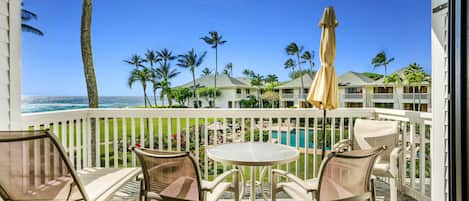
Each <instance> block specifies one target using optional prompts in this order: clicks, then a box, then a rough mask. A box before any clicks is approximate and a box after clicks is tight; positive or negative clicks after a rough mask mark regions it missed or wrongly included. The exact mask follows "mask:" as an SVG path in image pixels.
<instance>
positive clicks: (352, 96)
mask: <svg viewBox="0 0 469 201" xmlns="http://www.w3.org/2000/svg"><path fill="white" fill-rule="evenodd" d="M344 98H346V99H362V98H363V93H345V94H344Z"/></svg>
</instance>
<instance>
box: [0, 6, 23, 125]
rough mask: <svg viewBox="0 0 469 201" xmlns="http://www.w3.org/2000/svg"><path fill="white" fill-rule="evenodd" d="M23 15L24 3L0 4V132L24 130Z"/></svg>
mask: <svg viewBox="0 0 469 201" xmlns="http://www.w3.org/2000/svg"><path fill="white" fill-rule="evenodd" d="M20 11H21V1H20V0H0V130H12V129H19V128H20V126H21V122H20V120H21V17H20Z"/></svg>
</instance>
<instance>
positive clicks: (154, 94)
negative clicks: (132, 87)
mask: <svg viewBox="0 0 469 201" xmlns="http://www.w3.org/2000/svg"><path fill="white" fill-rule="evenodd" d="M153 101H155V107H156V106H158V103H156V89H153Z"/></svg>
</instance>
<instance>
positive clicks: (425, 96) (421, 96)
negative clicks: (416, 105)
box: [402, 93, 428, 100]
mask: <svg viewBox="0 0 469 201" xmlns="http://www.w3.org/2000/svg"><path fill="white" fill-rule="evenodd" d="M402 98H403V99H409V100H412V99H414V98H415V99H417V100H418V99H428V93H415V94H413V93H404V94H402Z"/></svg>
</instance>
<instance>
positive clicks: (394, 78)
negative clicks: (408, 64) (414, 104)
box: [383, 73, 403, 105]
mask: <svg viewBox="0 0 469 201" xmlns="http://www.w3.org/2000/svg"><path fill="white" fill-rule="evenodd" d="M402 81H403V80H402V78H401V76H399V74H398V73H393V74H391V75H389V76H386V77H384V78H383V83H384V85H388V84H393V85H394V89H393V93H394V95H395V96H397V90H396V88H400V87H402ZM396 100H397V104H398V105H399V98H397V99H396Z"/></svg>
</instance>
